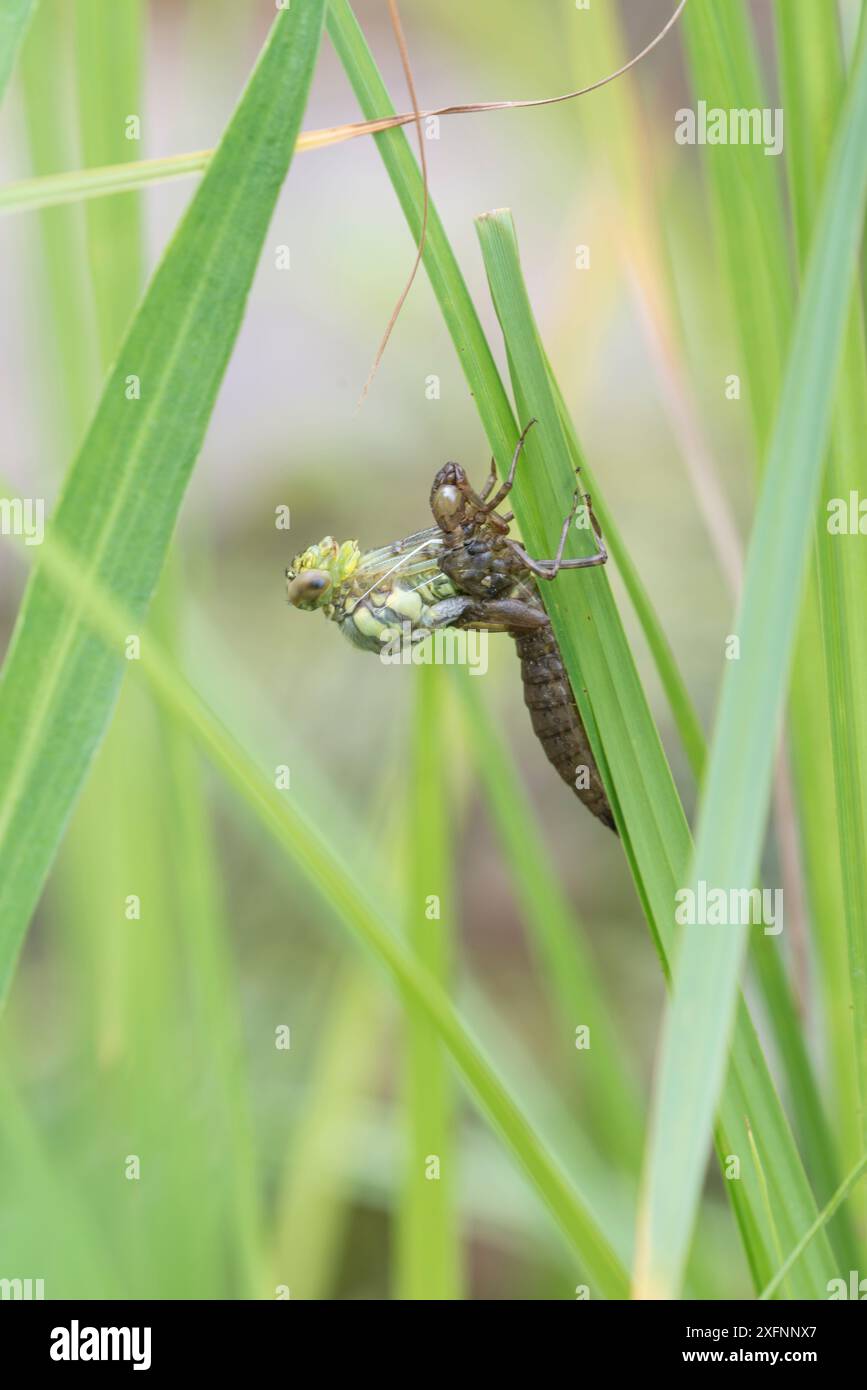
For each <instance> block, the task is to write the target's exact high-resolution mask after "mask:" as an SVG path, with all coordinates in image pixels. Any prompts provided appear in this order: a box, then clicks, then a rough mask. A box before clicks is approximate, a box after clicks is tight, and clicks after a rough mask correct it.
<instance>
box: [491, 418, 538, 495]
mask: <svg viewBox="0 0 867 1390" xmlns="http://www.w3.org/2000/svg"><path fill="white" fill-rule="evenodd" d="M535 423H536V421H535V420H531V421H530V422H529V424H527V425H525V426H524V428H523V430H522V431H521V437H520V439H519V440H518V442H517V444H516V445H515V452H514V454H513V455H512V463H511V467H510V468H509V476H508V478H507V479H506V481H505V482H504V483H503V486H502V487H501V488H500V490H499V492H498V493H497V495H496V497H494V498H492V500H491V501H490V502H488V504H487V506H486V507H485V511H486V512H493V511H496V509H497V507H499V505H500V503H501V502H503V501H504V500H505V499H506V498H507V497H508V495H509V493H510V492H511V491H512V485H513V484H514V481H515V471H516V469H517V467H518V459H519V458H520V457H521V450H522V449H523V447H524V440H525V439H526V438H527V434H528V433H529V431H530V430H531V429H532V427H533V425H535ZM487 495H488V492H487V490H486V491H485V492H483V493H482V499H483V500H484V498H486V497H487Z"/></svg>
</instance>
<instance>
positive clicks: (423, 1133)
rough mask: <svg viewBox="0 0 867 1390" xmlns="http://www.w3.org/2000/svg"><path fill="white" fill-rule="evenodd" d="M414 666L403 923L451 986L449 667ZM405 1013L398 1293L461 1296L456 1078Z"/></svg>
mask: <svg viewBox="0 0 867 1390" xmlns="http://www.w3.org/2000/svg"><path fill="white" fill-rule="evenodd" d="M415 674H416V711H415V719H414V723H413V731H412V750H411V760H410V794H409V806H408V808H407V812H408V813H407V817H406V830H407V838H408V844H407V845H406V850H405V853H406V859H407V873H406V880H407V881H406V888H405V903H404V931H405V935H406V939H407V943H408V945H409V948H410V950H411V951H412V952H413V954H414V956H415V957H416V959H417V960H418V961H419V963H420V964H421V965H422V966H423V967H424V969H425V970H427V972H428V973H429V975H430V976H431V978H432V979H435V980H436V981H437V983H438V984H439V985H440V986H441V988H442V989H443V990H444V991H446V992H447V991H448V990H449V986H450V978H451V974H452V954H453V943H454V940H455V938H456V935H457V922H456V910H457V898H456V892H455V883H454V876H453V873H452V855H451V844H450V838H451V837H450V831H449V826H450V819H451V818H450V815H449V810H448V802H447V798H448V787H447V769H446V761H445V759H444V758H443V756H442V747H443V745H444V743H445V742H446V738H445V731H444V727H443V725H444V713H445V711H444V697H445V680H446V672H445V670H444V669H443V668H442V667H439V666H421V667H419V668H418V670H417V671H416V673H415ZM432 899H436V900H437V901H435V902H434V901H432ZM405 1019H406V1025H405V1026H406V1042H407V1046H406V1057H405V1077H404V1097H405V1105H404V1109H405V1112H406V1129H407V1133H406V1153H405V1160H404V1167H403V1183H402V1190H401V1196H400V1206H399V1210H398V1221H397V1241H396V1266H397V1268H396V1275H395V1279H396V1294H397V1297H398V1298H401V1299H437V1300H442V1299H459V1298H460V1297H461V1296H462V1277H461V1260H462V1256H461V1243H460V1236H459V1232H458V1228H457V1213H456V1208H455V1192H456V1190H457V1170H458V1147H459V1145H458V1132H457V1118H456V1115H455V1106H454V1096H453V1087H452V1079H451V1076H450V1074H449V1071H448V1069H447V1067H446V1059H445V1056H444V1053H443V1049H442V1045H441V1043H440V1039H439V1037H438V1036H437V1032H436V1029H434V1028H432V1027H431V1024H430V1020H429V1019H428V1018H427V1017H426V1015H425V1014H424V1013H423V1012H421V1011H419V1010H418V1009H416V1008H414V1007H413V1005H412V1003H411V1001H409V1000H408V1001H407V1007H406V1012H405Z"/></svg>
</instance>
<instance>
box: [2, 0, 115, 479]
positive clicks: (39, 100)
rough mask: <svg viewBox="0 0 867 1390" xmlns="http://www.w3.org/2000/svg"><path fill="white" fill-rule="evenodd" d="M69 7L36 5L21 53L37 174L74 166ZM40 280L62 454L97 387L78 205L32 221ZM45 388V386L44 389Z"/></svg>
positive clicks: (51, 415)
mask: <svg viewBox="0 0 867 1390" xmlns="http://www.w3.org/2000/svg"><path fill="white" fill-rule="evenodd" d="M73 19H74V11H73V8H72V6H71V5H61V6H58V5H39V6H37V9H36V13H35V15H34V18H33V23H32V24H31V25H30V29H29V31H28V33H27V38H26V40H25V43H24V45H23V47H22V50H21V58H20V62H19V72H20V78H21V91H22V96H23V104H24V117H25V123H26V128H27V143H28V145H29V148H30V158H31V162H32V164H33V168H34V169H35V171H36V173H37V174H44V173H46V172H47V171H49V170H54V169H57V168H64V167H67V166H68V165H69V164H77V163H78V162H79V159H80V155H79V150H78V143H77V138H76V137H77V122H76V120H75V111H74V103H73V100H72V93H71V91H70V90H69V85H70V84H69V75H70V64H69V49H70V47H71V45H72V41H73V25H72V22H73ZM39 231H40V242H41V248H40V249H41V252H42V261H43V265H42V270H43V275H42V277H40V278H41V280H42V283H41V284H40V286H39V289H40V290H41V291H42V293H43V294H44V297H45V299H47V301H48V306H47V307H48V314H47V318H48V319H49V322H48V323H47V324H46V329H45V336H46V337H47V338H48V340H49V341H48V343H47V344H46V348H47V351H48V352H49V354H50V356H49V359H48V362H49V370H48V373H47V377H48V380H47V382H46V387H45V388H43V389H44V390H45V392H46V398H47V397H48V391H52V392H53V394H54V396H55V398H56V403H55V402H54V401H51V402H50V405H49V400H48V399H46V405H49V408H48V409H47V410H46V417H47V421H48V423H49V425H50V426H51V427H52V428H53V431H54V434H55V438H54V439H53V440H51V441H50V442H51V444H52V445H53V446H54V449H55V451H56V453H57V454H58V455H59V456H60V457H61V458H67V457H68V455H69V453H70V452H71V451H72V449H73V448H77V447H78V445H79V444H80V442H81V439H82V437H83V435H84V432H85V429H86V427H87V423H88V421H89V419H90V415H91V412H92V409H93V405H94V402H95V400H96V394H97V391H98V389H99V381H100V372H99V363H98V357H97V351H96V334H95V327H94V322H93V313H92V305H91V302H90V295H89V293H88V289H87V275H86V269H85V267H86V261H85V244H84V216H83V213H82V211H81V209H80V208H74V207H61V208H49V209H48V210H47V211H46V212H43V213H42V214H41V215H40V218H39ZM46 388H47V389H46Z"/></svg>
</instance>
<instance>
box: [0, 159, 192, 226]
mask: <svg viewBox="0 0 867 1390" xmlns="http://www.w3.org/2000/svg"><path fill="white" fill-rule="evenodd" d="M124 153H127V151H124ZM213 155H214V152H213V150H195V151H193V152H192V153H190V154H174V155H166V156H165V157H164V158H163V159H139V160H136V161H135V162H134V163H129V164H110V165H108V166H107V167H97V168H93V169H70V170H69V171H67V172H64V173H62V174H43V175H42V177H41V178H36V179H20V180H19V181H18V182H17V183H7V184H5V185H4V186H3V187H2V188H0V216H2V214H4V213H11V212H35V211H37V210H38V209H40V208H55V207H62V206H63V204H64V203H80V202H83V201H85V200H89V199H99V198H108V197H110V196H111V195H114V194H123V193H127V192H130V191H134V190H136V189H141V188H147V187H148V185H149V184H154V183H169V182H171V181H172V180H173V179H184V178H189V177H190V176H191V175H192V174H203V173H204V172H205V170H206V169H207V167H208V165H209V164H210V162H211V160H212V158H213Z"/></svg>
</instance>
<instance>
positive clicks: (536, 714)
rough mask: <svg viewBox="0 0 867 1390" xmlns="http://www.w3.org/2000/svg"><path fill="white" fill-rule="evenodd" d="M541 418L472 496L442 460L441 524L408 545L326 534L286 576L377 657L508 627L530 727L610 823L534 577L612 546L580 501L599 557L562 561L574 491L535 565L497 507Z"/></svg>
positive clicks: (301, 598)
mask: <svg viewBox="0 0 867 1390" xmlns="http://www.w3.org/2000/svg"><path fill="white" fill-rule="evenodd" d="M534 424H535V421H534V420H531V421H530V423H529V424H528V425H527V427H526V429H525V430H524V431H523V433H522V435H521V437H520V439H519V440H518V443H517V446H516V448H515V453H514V456H513V458H512V464H511V467H510V469H509V475H508V477H507V478H506V481H505V482H504V483H503V484H502V486H501V487H500V488H499V490H498V491H497V492H496V493H494V495H493V496H491V494H492V493H493V492H494V486H495V484H496V474H495V472H494V470H493V466H492V468H491V474H490V477H489V478H488V481H487V483H486V484H485V487H484V488H483V490H482V492H481V493H476V492H474V490H473V488H472V486H471V485H470V482H469V480H468V479H467V475H466V473H465V472H464V470H463V468H462V467H461V465H460V464H459V463H447V464H446V465H445V467H444V468H441V469H440V471H439V472H438V473H437V475H436V477H435V478H434V482H433V487H432V488H431V495H430V504H431V510H432V512H433V517H434V521H435V523H436V524H435V525H434V526H432V527H429V528H428V529H427V530H425V531H417V532H416V533H415V535H412V536H407V537H405V539H404V540H401V541H396V542H394V543H393V544H391V545H386V546H383V547H382V548H381V549H379V550H370V551H366V552H364V553H362V551H361V550H360V548H359V545H358V542H357V541H345V542H344V543H343V544H342V545H340V544H338V543H337V542H336V541H335V540H334V539H333V538H332V537H331V536H326V537H325V539H324V540H322V541H320V542H319V544H318V545H313V546H310V547H309V549H307V550H305V551H304V552H303V554H301V555H298V556H297V557H296V558H295V559H294V560H293V562H292V565H291V567H290V568H289V569H288V570H287V571H286V579H287V581H288V595H289V602H290V603H292V604H294V605H295V607H296V608H302V609H308V610H312V609H320V610H321V611H322V612H323V613H324V614H325V616H326V617H327V618H330V619H332V620H333V621H334V622H336V623H338V624H339V626H340V628H341V630H342V631H343V632H344V633H345V634H346V636H347V637H348V638H349V639H350V641H351V642H353V643H355V645H356V646H359V647H363V648H364V649H365V650H367V651H376V652H381V651H382V650H383V646H384V645H385V644H386V643H389V642H393V641H394V640H395V639H396V638H400V637H401V636H402V635H405V634H406V633H407V632H408V633H409V636H410V638H411V640H418V639H419V638H420V637H423V636H425V635H426V634H428V633H430V632H433V631H435V630H436V629H437V628H442V627H456V628H477V629H482V630H486V631H489V632H508V633H509V634H510V635H511V636H512V637H513V638H514V639H515V645H516V647H517V650H518V656H519V658H520V661H521V675H522V678H523V682H524V699H525V702H526V705H527V708H528V709H529V711H530V718H531V720H532V723H533V729H534V731H535V733H536V735H537V737H538V739H539V741H540V743H541V744H542V747H543V748H544V750H545V753H546V755H547V757H548V759H549V761H550V762H551V763H552V764H553V766H554V767H555V768H556V769H557V771H558V772H559V774H560V776H561V777H562V778H563V780H564V782H568V783H569V785H570V786H571V787H572V789H573V790H574V791H575V793H576V795H577V796H578V797H579V799H580V800H581V801H582V802H583V803H584V805H585V806H587V807H588V809H589V810H591V811H592V812H593V814H594V816H597V817H598V819H599V820H601V821H602V822H603V823H604V824H605V825H607V826H609V827H610V828H611V829H612V830H614V829H615V825H614V818H613V816H612V814H611V808H610V806H609V804H608V799H607V797H606V795H605V788H604V787H603V785H602V779H601V777H600V776H599V771H598V768H597V767H596V764H595V762H594V760H593V754H592V752H591V750H590V743H589V740H588V738H587V734H586V732H585V730H584V725H583V723H582V722H581V716H580V714H579V712H578V707H577V705H576V703H575V697H574V695H573V694H572V688H571V686H570V684H569V678H568V676H567V675H566V670H565V667H564V665H563V658H562V655H561V653H560V648H559V646H558V644H557V639H556V637H555V636H554V630H553V628H552V627H551V623H550V620H549V618H548V615H547V613H546V612H545V609H544V607H543V605H542V600H541V597H540V595H539V589H538V582H539V581H540V580H550V579H554V578H555V577H556V576H557V575H558V574H559V572H560V570H565V569H586V568H588V567H589V566H592V565H603V564H604V563H605V561H606V560H607V559H608V553H607V551H606V549H605V545H604V543H603V540H602V534H601V531H600V530H599V526H598V523H597V521H596V518H595V517H594V515H593V509H592V505H591V502H590V498H589V497H588V496H587V495H586V494H585V495H584V497H583V501H584V503H585V505H586V508H587V515H588V517H589V519H590V522H591V525H592V534H593V537H594V542H595V547H596V548H595V552H594V554H592V555H589V556H585V557H583V558H581V559H577V560H564V559H563V551H564V549H565V546H566V538H567V536H568V534H569V527H570V526H571V524H572V521H573V519H574V517H575V515H576V512H577V510H578V507H579V505H580V503H581V501H582V496H581V493H580V491H578V490H576V493H575V498H574V500H573V505H572V510H571V511H570V513H569V515H568V516H567V517H566V518H565V520H564V522H563V527H562V530H561V533H560V542H559V545H558V547H557V553H556V555H555V557H554V559H553V560H534V559H533V558H532V557H531V556H530V555H528V554H527V552H526V550H524V548H523V547H522V546H521V545H520V544H519V543H518V541H516V540H515V539H514V538H513V537H511V536H510V535H509V523H510V522H511V521H512V519H513V514H512V513H511V512H508V513H506V515H501V514H500V513H499V512H498V511H497V508H498V507H499V506H500V505H501V504H502V503H503V502H504V501H505V499H506V498H507V497H508V495H509V493H510V491H511V489H512V485H513V483H514V480H515V471H516V469H517V466H518V459H519V458H520V455H521V450H522V448H523V445H524V440H525V438H526V436H527V431H528V430H529V429H530V428H531V426H532V425H534Z"/></svg>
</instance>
